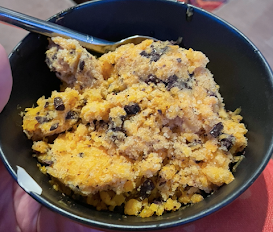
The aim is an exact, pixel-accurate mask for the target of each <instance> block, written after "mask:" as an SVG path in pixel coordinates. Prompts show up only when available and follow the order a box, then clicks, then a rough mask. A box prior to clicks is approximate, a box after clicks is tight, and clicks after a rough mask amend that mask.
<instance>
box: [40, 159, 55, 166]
mask: <svg viewBox="0 0 273 232" xmlns="http://www.w3.org/2000/svg"><path fill="white" fill-rule="evenodd" d="M43 164H45V165H46V166H51V165H52V164H54V162H53V161H52V160H43Z"/></svg>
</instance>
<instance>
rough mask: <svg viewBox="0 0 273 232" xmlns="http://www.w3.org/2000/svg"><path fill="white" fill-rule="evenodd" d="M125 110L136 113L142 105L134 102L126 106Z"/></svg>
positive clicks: (132, 113)
mask: <svg viewBox="0 0 273 232" xmlns="http://www.w3.org/2000/svg"><path fill="white" fill-rule="evenodd" d="M124 110H125V111H126V113H127V115H134V114H137V113H138V112H139V111H140V107H139V105H138V104H137V103H134V104H132V105H126V106H124Z"/></svg>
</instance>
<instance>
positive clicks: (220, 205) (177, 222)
mask: <svg viewBox="0 0 273 232" xmlns="http://www.w3.org/2000/svg"><path fill="white" fill-rule="evenodd" d="M115 1H119V0H93V1H90V2H85V3H82V4H79V5H75V6H72V7H70V8H67V9H65V10H63V11H61V12H58V13H56V14H55V15H53V16H51V17H50V18H48V19H47V21H52V20H56V21H58V19H59V18H61V17H63V16H65V15H66V14H68V13H69V12H70V11H72V10H76V9H78V8H82V7H85V6H87V5H92V4H96V3H98V2H104V4H107V2H115ZM149 1H161V2H171V3H173V4H182V5H185V6H186V7H188V9H189V8H191V9H193V11H197V12H198V13H201V14H204V15H205V16H206V17H209V18H212V19H214V20H216V21H218V22H219V23H221V24H224V25H225V26H226V27H228V28H229V29H230V30H232V31H233V32H235V33H236V34H237V35H239V36H240V37H242V38H243V39H244V40H245V41H246V42H247V43H248V44H249V45H251V46H252V47H253V50H254V51H255V52H256V53H257V54H258V55H259V57H260V58H261V61H262V62H263V64H264V65H265V69H267V71H268V73H269V76H270V78H271V80H273V72H272V69H271V67H270V66H269V64H268V62H267V61H266V59H265V58H264V56H263V55H262V54H261V52H260V51H259V49H258V48H257V47H256V46H255V45H254V44H253V43H252V41H251V40H250V39H249V38H247V37H246V36H245V35H244V34H243V33H242V32H241V31H239V30H238V29H237V28H236V27H234V26H233V25H231V24H230V23H228V22H227V21H225V20H223V19H221V18H220V17H219V16H217V15H214V14H213V13H211V12H208V11H206V10H204V9H201V8H199V7H196V6H193V5H191V4H187V3H184V2H180V1H178V0H175V1H173V0H149ZM30 34H33V33H29V34H28V35H26V36H25V37H24V38H23V39H22V40H21V41H20V42H19V43H18V44H17V45H16V46H15V47H14V49H13V50H12V51H11V53H10V54H9V56H8V57H9V59H11V57H12V55H13V54H14V53H15V52H16V50H17V48H18V47H19V46H20V45H21V44H22V43H23V42H24V41H25V40H26V39H27V38H28V37H29V36H30ZM272 82H273V81H272ZM272 153H273V134H272V137H271V145H270V146H269V147H268V150H267V152H266V154H265V155H264V158H263V160H262V162H261V164H260V165H259V167H258V168H257V169H256V170H255V172H253V173H252V176H251V177H250V178H249V179H248V181H247V182H245V183H244V185H242V187H241V188H239V189H237V190H236V191H234V193H233V194H231V195H229V196H228V197H227V198H226V199H225V200H224V201H222V202H221V203H218V204H215V205H213V207H210V208H207V209H205V210H203V211H200V212H199V213H197V214H195V215H193V216H190V217H186V218H181V219H178V220H174V221H170V222H163V223H154V224H150V223H147V224H145V223H144V224H140V225H137V226H135V225H125V224H112V223H105V222H100V221H95V220H92V219H88V218H85V217H81V216H78V215H75V214H73V213H71V212H68V211H66V210H63V209H61V208H59V207H57V206H56V205H54V204H52V203H50V202H48V201H47V200H46V199H44V198H43V197H42V196H40V195H38V194H36V193H33V192H27V191H26V190H25V189H24V190H25V191H26V192H27V193H28V194H29V195H30V196H31V197H32V198H34V199H35V200H36V201H37V202H39V203H41V204H42V205H43V206H45V207H47V208H49V209H50V210H52V211H54V212H56V213H59V214H61V215H63V216H65V217H67V218H70V219H72V220H74V221H77V222H80V223H83V224H85V225H87V226H89V227H94V228H99V229H107V230H129V231H135V230H140V229H141V230H156V229H166V228H170V227H175V226H180V225H184V224H187V223H190V222H193V221H195V220H198V219H200V218H203V217H205V216H207V215H210V214H212V213H214V212H216V211H218V210H219V209H221V208H223V207H225V206H226V205H228V204H230V203H231V202H232V201H234V200H235V199H236V198H237V197H239V196H240V195H241V194H242V193H243V192H245V191H246V190H247V189H248V188H249V187H250V186H251V185H252V184H253V183H254V182H255V180H256V179H257V178H258V177H259V175H260V174H261V173H262V171H263V170H264V169H265V167H266V165H267V164H268V162H269V160H270V158H271V155H272ZM0 157H1V159H2V161H3V163H4V166H5V167H6V168H7V170H8V171H9V173H10V174H11V176H12V177H13V179H14V180H15V181H16V182H17V183H18V181H17V173H16V172H15V170H14V169H13V168H12V167H11V166H10V164H9V162H8V160H7V158H6V156H5V154H4V153H3V151H2V149H1V146H0Z"/></svg>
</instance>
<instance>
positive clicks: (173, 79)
mask: <svg viewBox="0 0 273 232" xmlns="http://www.w3.org/2000/svg"><path fill="white" fill-rule="evenodd" d="M187 81H188V80H187ZM166 87H167V90H171V89H172V88H173V87H177V88H179V89H192V87H191V86H190V85H189V84H188V83H187V82H185V81H183V80H181V79H179V78H178V76H176V75H175V74H174V75H172V76H169V77H168V79H167V81H166Z"/></svg>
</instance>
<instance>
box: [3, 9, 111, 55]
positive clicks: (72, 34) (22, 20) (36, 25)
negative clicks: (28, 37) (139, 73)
mask: <svg viewBox="0 0 273 232" xmlns="http://www.w3.org/2000/svg"><path fill="white" fill-rule="evenodd" d="M0 21H2V22H6V23H8V24H11V25H14V26H17V27H20V28H23V29H25V30H27V31H30V32H35V33H38V34H42V35H45V36H48V37H54V36H61V37H64V38H71V39H76V40H78V41H79V43H80V44H81V45H82V46H84V47H86V48H88V49H91V50H95V51H97V52H100V46H96V45H111V44H112V42H109V41H106V40H102V39H98V38H95V37H93V36H90V35H85V34H81V33H79V32H76V31H73V30H71V29H68V28H65V27H63V26H60V25H58V24H55V23H52V22H49V21H44V20H41V19H37V18H34V17H32V16H28V15H25V14H22V13H19V12H16V11H13V10H10V9H7V8H4V7H1V6H0Z"/></svg>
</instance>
